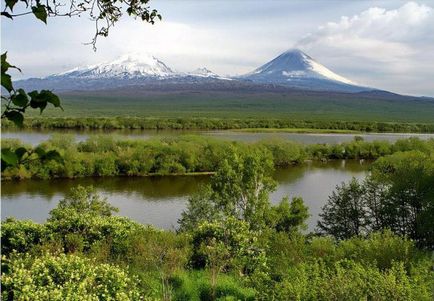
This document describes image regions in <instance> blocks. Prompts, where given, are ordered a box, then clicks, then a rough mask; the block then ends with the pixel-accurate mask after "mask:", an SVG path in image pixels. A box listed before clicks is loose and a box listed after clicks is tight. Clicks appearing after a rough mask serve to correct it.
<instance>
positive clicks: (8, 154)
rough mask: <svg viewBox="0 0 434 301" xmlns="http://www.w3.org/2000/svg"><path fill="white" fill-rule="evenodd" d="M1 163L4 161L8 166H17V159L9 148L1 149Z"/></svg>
mask: <svg viewBox="0 0 434 301" xmlns="http://www.w3.org/2000/svg"><path fill="white" fill-rule="evenodd" d="M2 161H4V162H5V163H6V164H8V165H13V166H15V165H17V164H18V157H17V155H16V154H15V153H14V152H13V151H11V150H10V149H9V148H4V149H2Z"/></svg>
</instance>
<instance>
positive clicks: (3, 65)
mask: <svg viewBox="0 0 434 301" xmlns="http://www.w3.org/2000/svg"><path fill="white" fill-rule="evenodd" d="M2 15H3V14H2ZM6 59H7V51H6V52H5V53H2V55H1V70H2V75H3V74H5V73H6V71H8V69H9V68H14V69H17V70H18V71H20V72H21V69H20V68H18V67H16V66H12V65H11V64H9V63H8V62H7V61H6Z"/></svg>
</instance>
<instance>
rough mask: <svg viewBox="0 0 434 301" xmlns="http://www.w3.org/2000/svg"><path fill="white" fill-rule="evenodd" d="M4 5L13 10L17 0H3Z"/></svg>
mask: <svg viewBox="0 0 434 301" xmlns="http://www.w3.org/2000/svg"><path fill="white" fill-rule="evenodd" d="M5 2H6V6H7V7H9V8H10V9H11V11H13V10H14V6H15V4H17V2H18V0H5Z"/></svg>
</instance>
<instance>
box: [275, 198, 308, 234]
mask: <svg viewBox="0 0 434 301" xmlns="http://www.w3.org/2000/svg"><path fill="white" fill-rule="evenodd" d="M308 218H309V208H308V207H306V206H305V205H304V203H303V199H302V198H300V197H297V198H293V199H292V200H291V202H290V201H289V199H288V198H287V197H285V198H283V199H282V201H281V202H280V203H279V204H278V205H277V206H273V207H272V208H271V210H270V216H269V225H270V226H271V227H272V228H274V229H275V230H276V231H277V232H286V233H288V234H291V233H295V232H297V231H299V230H303V229H306V224H305V222H306V220H307V219H308Z"/></svg>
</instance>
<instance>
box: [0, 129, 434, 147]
mask: <svg viewBox="0 0 434 301" xmlns="http://www.w3.org/2000/svg"><path fill="white" fill-rule="evenodd" d="M56 134H61V135H64V134H71V135H75V138H76V140H77V141H83V140H86V139H87V138H89V136H92V135H99V134H110V135H118V136H121V137H130V138H141V139H149V138H151V137H156V136H160V137H167V136H178V135H189V134H190V135H191V134H197V135H205V136H211V137H215V138H219V139H225V140H232V141H245V142H255V141H259V140H264V139H274V138H280V139H285V140H293V141H297V142H301V143H306V144H312V143H341V142H347V141H351V140H353V139H354V136H361V137H363V138H364V139H365V140H366V141H374V140H387V141H391V142H393V141H396V140H398V139H403V138H408V137H419V138H420V139H430V138H433V139H434V134H416V133H402V134H397V133H390V134H388V133H372V134H357V135H355V134H297V133H249V132H237V131H230V130H221V131H199V130H196V131H184V130H163V131H157V130H111V131H103V130H51V129H50V130H48V129H47V130H38V129H26V130H24V131H17V130H11V129H7V130H5V131H2V138H16V139H20V140H21V141H23V142H24V143H27V144H32V145H37V144H39V143H41V142H43V141H45V140H48V139H49V138H50V137H51V136H53V135H56Z"/></svg>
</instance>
